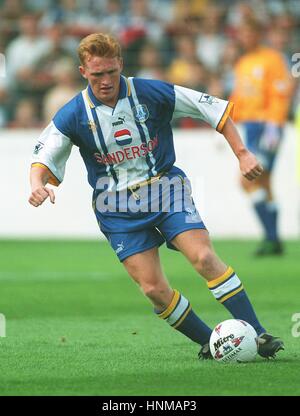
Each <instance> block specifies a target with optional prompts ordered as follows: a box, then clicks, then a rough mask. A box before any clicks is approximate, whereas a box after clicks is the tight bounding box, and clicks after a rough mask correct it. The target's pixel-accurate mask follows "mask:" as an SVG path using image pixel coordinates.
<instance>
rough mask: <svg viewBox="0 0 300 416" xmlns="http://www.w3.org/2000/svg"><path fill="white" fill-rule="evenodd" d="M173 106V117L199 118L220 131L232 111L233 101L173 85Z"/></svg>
mask: <svg viewBox="0 0 300 416" xmlns="http://www.w3.org/2000/svg"><path fill="white" fill-rule="evenodd" d="M174 90H175V108H174V114H173V118H179V117H192V118H199V119H200V120H203V121H205V122H206V123H208V124H210V125H211V126H212V127H213V128H215V129H216V130H217V131H219V132H221V131H222V129H223V126H224V124H225V122H226V120H227V118H228V117H229V116H230V115H231V114H232V112H233V103H231V102H229V101H226V100H222V99H221V98H218V97H213V96H211V95H209V94H206V93H203V92H198V91H195V90H192V89H189V88H185V87H181V86H178V85H175V86H174Z"/></svg>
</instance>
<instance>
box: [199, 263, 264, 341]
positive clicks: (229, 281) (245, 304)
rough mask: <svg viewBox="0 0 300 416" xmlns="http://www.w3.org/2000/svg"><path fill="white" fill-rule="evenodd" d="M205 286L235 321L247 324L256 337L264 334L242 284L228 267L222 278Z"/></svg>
mask: <svg viewBox="0 0 300 416" xmlns="http://www.w3.org/2000/svg"><path fill="white" fill-rule="evenodd" d="M207 285H208V288H209V290H210V291H211V292H212V294H213V295H214V297H215V298H216V299H217V300H218V301H219V302H220V303H222V304H223V305H224V306H225V308H226V309H228V311H229V312H230V313H231V315H232V316H233V317H234V318H235V319H242V320H243V321H246V322H248V323H249V324H250V325H252V326H253V328H254V329H255V331H256V332H257V334H258V335H260V334H262V333H263V332H266V330H265V328H264V327H263V326H262V325H261V324H260V323H259V321H258V319H257V316H256V314H255V311H254V309H253V306H252V305H251V302H250V300H249V298H248V296H247V294H246V292H245V290H244V288H243V285H242V282H241V281H240V279H239V278H238V277H237V275H236V274H235V272H234V271H233V269H232V268H231V267H228V269H227V270H226V272H225V273H224V274H223V275H222V276H220V277H218V278H216V279H214V280H211V281H210V282H207Z"/></svg>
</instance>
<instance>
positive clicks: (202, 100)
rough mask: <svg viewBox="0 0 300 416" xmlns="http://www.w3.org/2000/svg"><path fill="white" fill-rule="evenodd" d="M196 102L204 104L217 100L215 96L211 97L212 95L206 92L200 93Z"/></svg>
mask: <svg viewBox="0 0 300 416" xmlns="http://www.w3.org/2000/svg"><path fill="white" fill-rule="evenodd" d="M198 103H206V104H213V103H218V100H217V99H216V97H213V96H212V95H208V94H204V93H203V94H202V95H201V97H200V99H199V101H198Z"/></svg>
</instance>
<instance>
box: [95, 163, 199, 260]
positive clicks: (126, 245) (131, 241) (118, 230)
mask: <svg viewBox="0 0 300 416" xmlns="http://www.w3.org/2000/svg"><path fill="white" fill-rule="evenodd" d="M165 176H166V177H167V178H169V179H175V180H176V178H178V182H176V187H177V188H176V190H175V187H171V188H170V189H169V191H170V204H169V206H168V209H157V210H156V211H149V212H130V211H127V212H101V210H99V209H97V203H95V200H96V198H97V193H94V197H93V201H94V207H95V209H94V210H95V214H96V218H97V221H98V224H99V227H100V229H101V231H102V232H103V234H104V235H105V237H106V238H107V240H108V241H109V243H110V244H111V246H112V248H113V250H114V251H115V253H116V254H117V256H118V258H119V260H120V261H123V260H125V259H126V258H127V257H129V256H132V255H133V254H137V253H141V252H143V251H146V250H149V249H151V248H153V247H159V246H160V245H162V244H163V243H164V242H166V244H167V247H168V248H171V249H174V250H176V248H175V247H174V246H173V245H172V243H171V241H172V240H173V238H174V237H176V236H177V235H178V234H180V233H182V232H184V231H187V230H192V229H206V227H205V225H204V223H203V221H202V219H201V217H200V215H199V213H198V211H197V209H196V207H195V204H194V201H193V199H192V197H191V186H190V182H189V180H188V178H187V177H186V176H185V174H184V173H183V172H182V171H181V170H180V169H178V168H172V169H171V171H170V172H169V173H168V174H167V175H165ZM174 183H175V182H174ZM146 188H147V186H146V187H145V189H146ZM141 189H142V188H141ZM145 189H143V192H144V195H145V192H146V191H145ZM127 192H128V195H127V198H130V197H131V196H132V194H131V192H130V191H129V190H128V191H126V193H127ZM152 193H153V191H152ZM148 195H149V194H148ZM158 195H159V198H160V200H161V198H162V195H163V192H162V190H161V188H159V193H158ZM144 199H145V198H144ZM180 202H181V204H180ZM160 208H161V205H160Z"/></svg>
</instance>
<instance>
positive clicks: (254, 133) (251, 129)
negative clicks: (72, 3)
mask: <svg viewBox="0 0 300 416" xmlns="http://www.w3.org/2000/svg"><path fill="white" fill-rule="evenodd" d="M243 126H244V128H245V136H246V146H247V148H248V149H249V150H250V152H252V153H254V154H255V155H256V157H257V159H258V160H259V162H260V163H261V164H262V166H263V168H264V169H265V170H266V171H268V172H271V171H272V169H273V167H274V162H275V159H276V155H277V151H278V148H279V144H280V141H281V139H282V128H280V141H279V142H278V146H277V148H276V149H274V150H272V151H270V150H266V149H265V148H264V146H263V137H264V131H265V126H266V123H263V122H254V121H251V122H250V121H249V122H245V123H243Z"/></svg>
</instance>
